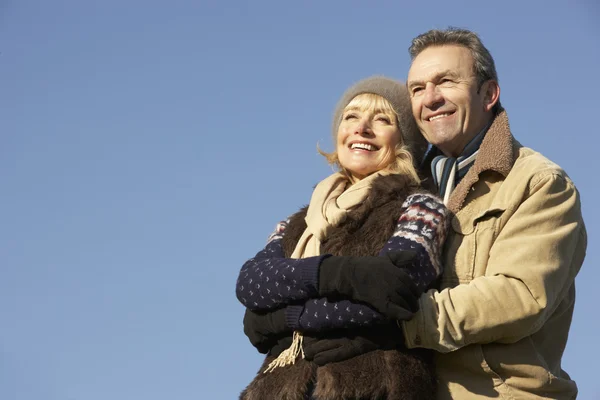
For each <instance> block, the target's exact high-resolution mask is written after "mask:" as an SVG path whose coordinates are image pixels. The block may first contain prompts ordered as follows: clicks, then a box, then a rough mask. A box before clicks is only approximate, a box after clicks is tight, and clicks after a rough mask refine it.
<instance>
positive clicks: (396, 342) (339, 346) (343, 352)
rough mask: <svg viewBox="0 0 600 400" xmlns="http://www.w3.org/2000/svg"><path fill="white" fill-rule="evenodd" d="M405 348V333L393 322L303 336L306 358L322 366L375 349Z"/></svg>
mask: <svg viewBox="0 0 600 400" xmlns="http://www.w3.org/2000/svg"><path fill="white" fill-rule="evenodd" d="M402 347H404V335H403V334H402V330H401V329H400V328H399V327H398V326H397V325H396V323H395V322H394V323H389V324H385V325H379V326H374V327H370V328H361V329H358V330H350V331H335V332H331V333H329V334H327V335H325V336H321V337H318V338H317V337H305V338H304V354H305V356H306V359H307V360H309V361H312V362H314V363H315V364H317V365H319V366H322V365H325V364H329V363H332V362H339V361H344V360H348V359H350V358H353V357H356V356H359V355H361V354H365V353H368V352H371V351H374V350H391V349H395V348H402Z"/></svg>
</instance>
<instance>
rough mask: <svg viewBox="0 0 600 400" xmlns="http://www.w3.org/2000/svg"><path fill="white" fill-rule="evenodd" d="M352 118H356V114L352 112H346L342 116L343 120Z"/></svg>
mask: <svg viewBox="0 0 600 400" xmlns="http://www.w3.org/2000/svg"><path fill="white" fill-rule="evenodd" d="M354 118H356V114H353V113H350V114H346V115H345V116H344V120H346V121H347V120H349V119H354Z"/></svg>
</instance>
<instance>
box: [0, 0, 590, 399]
mask: <svg viewBox="0 0 600 400" xmlns="http://www.w3.org/2000/svg"><path fill="white" fill-rule="evenodd" d="M412 4H413V5H408V3H407V2H391V1H389V2H384V1H380V2H372V4H367V2H358V1H302V2H283V1H254V2H250V1H247V2H242V1H238V2H233V1H230V2H227V1H177V0H174V1H168V2H167V1H152V0H149V1H137V0H135V1H134V0H120V1H115V0H104V1H81V0H79V1H75V0H70V1H67V0H56V1H53V2H49V1H39V0H38V1H33V0H19V1H16V0H0V182H1V184H2V196H1V201H0V204H1V205H2V206H1V207H0V221H1V223H0V260H1V267H0V274H1V275H0V326H1V328H0V398H2V399H6V400H39V399H44V400H105V399H112V400H131V399H144V400H159V399H161V400H162V399H177V400H185V399H202V398H210V399H233V398H236V395H237V394H238V393H239V391H240V390H242V389H243V387H244V386H245V385H246V384H247V383H248V382H249V381H250V380H251V378H252V376H253V375H254V373H255V371H256V370H257V368H258V367H259V364H260V362H261V359H262V357H261V356H260V355H259V354H258V353H256V352H255V351H254V349H253V348H252V347H251V346H250V344H249V342H248V341H247V339H246V337H245V336H244V334H243V333H242V326H241V324H242V314H243V308H242V306H241V305H240V304H239V303H238V302H237V300H236V298H235V294H234V285H235V279H236V276H237V273H238V271H239V268H240V267H241V265H242V263H243V262H244V261H245V260H246V259H247V258H249V257H251V256H253V255H254V254H255V253H256V252H257V251H258V250H259V249H260V248H261V247H262V246H263V244H264V241H265V239H266V237H267V236H268V234H269V233H270V231H271V230H272V228H273V227H274V226H275V224H276V222H277V221H278V220H280V219H282V218H284V217H286V216H287V215H289V214H291V213H292V212H294V211H296V210H297V209H298V208H299V207H300V206H302V205H303V204H305V203H307V202H308V200H309V198H310V193H311V189H312V187H313V185H314V184H315V183H317V182H318V181H319V180H321V179H322V178H324V177H325V176H327V175H328V174H329V173H330V172H331V170H330V168H329V167H328V166H327V165H326V163H325V161H324V159H323V158H322V157H321V156H319V155H318V154H317V152H316V144H317V143H320V144H321V146H322V147H323V148H325V149H326V150H330V149H331V139H330V120H331V115H332V112H333V108H334V105H335V103H336V101H337V100H338V98H339V96H340V95H341V93H342V92H343V91H344V90H345V89H346V88H347V87H348V86H349V85H350V84H352V83H353V82H355V81H357V80H359V79H362V78H364V77H367V76H369V75H372V74H386V75H389V76H392V77H394V78H398V79H404V78H405V77H406V73H407V71H408V66H409V58H408V52H407V48H408V45H409V43H410V40H411V38H412V37H414V36H416V35H417V34H419V33H422V32H424V31H426V30H428V29H431V28H444V27H447V26H449V25H453V26H461V27H467V28H470V29H473V30H475V31H477V32H479V33H480V35H481V37H482V39H483V41H484V43H485V44H486V45H487V46H488V48H489V49H490V50H491V52H492V54H493V56H494V57H495V60H496V65H497V69H498V73H499V76H500V85H501V89H502V94H501V98H502V103H503V105H504V106H505V107H506V109H507V111H508V113H509V117H510V120H511V127H512V130H513V133H514V134H515V135H516V136H517V138H518V139H519V140H520V141H521V142H522V143H523V144H524V145H527V146H531V147H533V148H534V149H536V150H538V151H540V152H542V153H543V154H545V155H546V156H547V157H549V158H550V159H552V160H553V161H555V162H557V163H558V164H559V165H561V166H562V167H563V168H564V169H565V170H566V171H567V172H568V174H569V175H570V176H571V178H572V179H573V180H574V181H575V183H576V184H577V186H578V188H579V189H580V192H581V196H582V199H583V212H584V217H585V219H586V223H587V227H588V234H589V243H590V246H589V249H588V256H587V258H586V261H585V264H584V266H583V269H582V271H581V273H580V274H579V276H578V278H577V280H576V282H577V290H578V293H577V303H576V310H575V316H574V320H573V325H572V331H571V337H570V340H569V343H568V346H567V349H566V352H565V357H564V368H565V369H566V370H567V371H568V372H569V373H570V374H571V375H572V376H573V378H574V379H575V380H576V381H577V382H578V384H579V387H580V398H582V399H591V398H600V383H599V382H598V379H597V376H596V375H597V374H596V372H595V371H596V368H595V364H596V362H597V359H598V357H600V351H599V350H598V345H597V339H595V337H597V332H598V330H599V329H600V326H599V322H598V315H599V313H598V300H597V296H596V294H597V292H598V290H597V286H598V285H597V282H598V281H600V273H599V272H598V269H597V268H596V265H597V264H598V261H599V257H600V255H599V254H598V250H597V234H598V231H599V228H598V223H599V222H600V221H599V215H600V212H599V211H598V206H597V205H596V204H595V200H596V199H598V194H599V191H598V185H597V182H596V177H597V173H596V172H595V171H594V169H593V168H594V167H593V161H596V160H597V151H596V150H595V149H596V148H597V139H596V136H597V134H598V133H597V132H598V128H597V126H598V124H597V122H596V120H595V116H596V115H597V114H598V112H599V110H598V94H599V93H600V84H599V81H598V72H597V71H598V65H600V50H599V49H600V46H598V43H599V40H600V28H598V24H597V21H598V20H600V7H599V6H598V4H597V3H595V2H594V1H592V0H589V1H571V2H570V4H568V5H567V2H566V1H565V2H558V1H557V2H554V3H551V2H548V1H502V2H481V1H471V2H460V1H457V2H454V3H449V2H439V1H429V2H412ZM523 245H526V243H524V244H523Z"/></svg>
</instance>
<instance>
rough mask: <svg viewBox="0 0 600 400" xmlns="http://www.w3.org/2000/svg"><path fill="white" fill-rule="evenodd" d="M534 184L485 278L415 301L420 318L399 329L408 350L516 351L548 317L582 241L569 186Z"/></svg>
mask: <svg viewBox="0 0 600 400" xmlns="http://www.w3.org/2000/svg"><path fill="white" fill-rule="evenodd" d="M534 178H536V179H535V180H534V179H533V178H532V180H531V182H530V189H529V193H528V196H527V197H525V198H524V200H523V201H521V202H520V204H518V205H516V206H515V207H514V208H515V209H514V210H511V211H513V213H512V215H511V216H510V219H509V220H508V221H506V223H505V225H504V227H503V228H502V230H501V231H500V233H499V234H498V237H497V238H496V240H495V242H494V243H493V245H492V247H491V249H490V253H489V259H488V262H487V269H486V273H485V275H484V276H481V277H477V278H475V279H473V280H472V281H471V282H469V283H467V284H460V285H458V286H456V287H453V288H449V289H445V290H443V291H440V292H438V291H437V290H430V291H428V292H427V293H425V294H424V295H423V296H421V298H420V310H419V312H417V313H416V314H415V317H414V318H413V319H412V320H410V321H405V322H404V323H403V326H404V333H405V338H406V344H407V346H408V347H425V348H429V349H433V350H437V351H440V352H450V351H453V350H456V349H459V348H461V347H464V346H467V345H469V344H472V343H490V342H499V343H514V342H517V341H519V340H520V339H522V338H524V337H526V336H529V335H531V334H533V333H534V332H536V331H537V330H538V329H540V327H541V326H542V325H543V324H544V323H545V322H546V321H547V319H548V318H549V317H550V316H551V315H552V313H553V311H554V310H555V309H556V307H557V306H558V304H559V303H560V302H561V300H562V298H563V296H564V295H565V294H566V293H567V292H568V289H569V288H570V287H571V285H572V284H573V282H574V279H575V275H576V274H577V272H578V271H579V269H580V267H581V264H582V263H583V258H584V256H585V248H586V245H587V236H586V231H585V227H584V224H583V220H582V216H581V209H580V200H579V194H578V192H577V190H576V188H575V187H574V185H573V183H572V182H571V181H570V180H568V179H567V178H566V177H565V176H563V175H560V174H558V173H547V174H543V175H541V176H538V177H535V176H534Z"/></svg>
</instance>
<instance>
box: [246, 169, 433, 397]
mask: <svg viewBox="0 0 600 400" xmlns="http://www.w3.org/2000/svg"><path fill="white" fill-rule="evenodd" d="M416 189H417V188H416V187H414V186H409V184H408V181H407V179H406V178H404V177H402V176H399V175H388V176H383V177H380V178H377V179H376V180H375V181H374V182H373V186H372V188H371V193H370V194H369V197H368V198H367V200H366V201H365V202H364V203H363V204H361V205H360V206H359V207H357V208H356V209H354V210H353V211H351V212H350V213H349V216H348V218H347V219H346V220H345V221H344V222H343V223H341V224H340V225H338V226H336V227H334V228H332V229H331V230H330V232H328V234H327V240H326V241H325V242H323V243H322V251H323V253H330V254H334V255H345V256H368V255H372V256H376V255H377V254H378V253H379V251H380V250H381V249H382V248H383V246H384V244H385V243H386V241H387V240H388V239H389V238H390V237H391V236H392V234H393V232H394V229H395V227H396V222H397V220H398V218H399V216H400V213H401V211H402V207H401V206H402V203H403V202H404V199H405V198H406V197H407V196H408V195H409V194H410V193H412V192H414V191H416ZM306 209H307V208H306V207H305V208H303V209H302V210H301V211H299V212H298V213H296V214H294V215H293V216H292V217H291V219H290V223H289V225H288V228H287V230H286V234H285V236H284V239H283V247H284V251H285V254H286V256H288V257H289V256H290V255H291V254H292V252H293V250H294V248H295V247H296V243H297V242H298V240H299V238H300V236H301V235H302V233H303V232H304V229H305V228H306V223H305V222H304V217H305V215H306ZM273 359H274V357H271V356H267V358H266V359H265V361H264V363H263V365H262V366H261V368H260V370H259V371H258V374H257V375H256V377H255V378H254V380H253V381H252V382H251V383H250V385H248V387H247V388H246V389H245V390H244V391H243V392H242V394H241V396H240V399H241V400H270V399H273V400H275V399H277V400H305V399H309V398H312V399H315V400H363V399H365V400H367V399H368V400H408V399H411V400H413V399H414V400H427V399H434V398H435V388H436V380H435V375H434V367H433V357H432V354H431V353H430V351H428V350H424V349H413V350H409V349H406V348H403V349H398V350H376V351H373V352H370V353H366V354H363V355H360V356H357V357H354V358H352V359H349V360H346V361H342V362H337V363H331V364H328V365H325V366H323V367H317V365H315V364H314V363H312V362H310V361H307V360H303V359H299V360H297V361H296V363H295V364H293V365H289V366H286V367H283V368H276V369H275V370H274V371H273V372H270V373H266V374H263V371H264V370H265V368H266V367H267V366H268V365H269V363H270V362H271V361H272V360H273ZM311 388H312V389H313V393H312V397H309V392H310V390H311Z"/></svg>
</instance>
